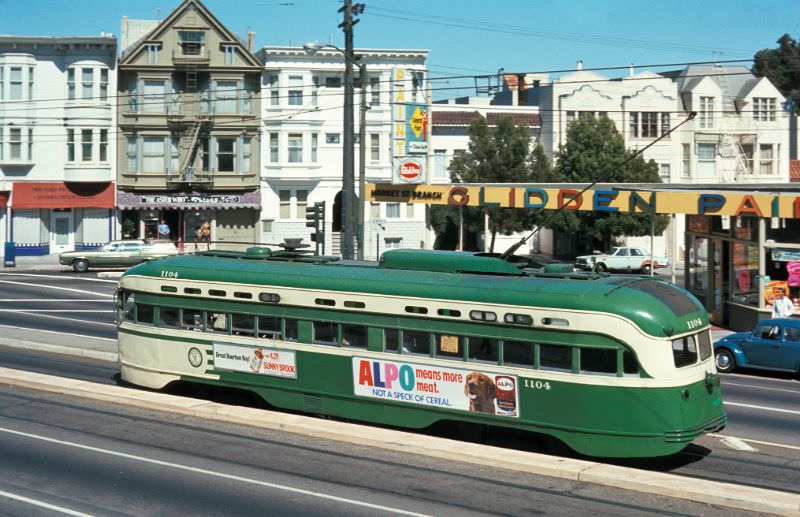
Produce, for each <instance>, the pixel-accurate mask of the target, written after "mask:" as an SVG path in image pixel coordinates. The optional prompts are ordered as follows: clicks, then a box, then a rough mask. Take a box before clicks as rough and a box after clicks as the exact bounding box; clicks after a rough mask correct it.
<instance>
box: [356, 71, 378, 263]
mask: <svg viewBox="0 0 800 517" xmlns="http://www.w3.org/2000/svg"><path fill="white" fill-rule="evenodd" d="M359 57H360V56H359ZM359 79H360V81H361V110H360V113H359V115H360V116H359V121H358V141H359V142H361V143H360V145H359V146H358V210H356V215H357V216H358V224H357V225H356V228H358V260H364V247H365V246H366V245H367V241H366V231H365V226H366V224H365V223H364V209H365V208H366V206H367V205H366V202H367V193H366V178H365V176H366V167H367V65H365V64H364V63H363V62H362V63H361V66H360V67H359ZM375 260H378V258H377V257H375Z"/></svg>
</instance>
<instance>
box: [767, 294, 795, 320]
mask: <svg viewBox="0 0 800 517" xmlns="http://www.w3.org/2000/svg"><path fill="white" fill-rule="evenodd" d="M776 294H777V296H776V297H775V300H773V302H772V317H773V318H791V317H792V314H794V302H792V299H791V298H789V297H788V296H786V291H785V290H784V289H778V290H777V293H776Z"/></svg>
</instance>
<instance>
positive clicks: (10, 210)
mask: <svg viewBox="0 0 800 517" xmlns="http://www.w3.org/2000/svg"><path fill="white" fill-rule="evenodd" d="M116 48H117V47H116V38H114V37H113V36H109V35H105V34H102V35H101V36H99V37H28V36H0V105H2V110H0V223H2V224H0V240H2V242H4V243H7V244H6V246H13V248H14V250H15V251H14V253H15V255H45V254H48V253H58V252H61V251H66V250H71V249H76V248H83V247H95V246H97V245H99V244H102V243H104V242H107V241H108V240H110V239H112V238H114V237H115V235H116V228H117V227H116V224H115V222H114V221H115V218H114V211H115V208H114V207H115V185H114V178H115V170H114V169H115V167H114V163H115V157H116V146H115V144H114V140H115V138H114V133H115V129H114V128H115V116H116V115H115V111H116V110H115V103H114V100H113V99H114V95H115V93H114V92H116ZM9 243H13V244H9ZM5 249H6V247H5V246H4V250H5Z"/></svg>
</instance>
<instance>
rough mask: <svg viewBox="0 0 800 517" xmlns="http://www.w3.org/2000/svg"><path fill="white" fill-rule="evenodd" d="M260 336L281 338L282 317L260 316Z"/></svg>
mask: <svg viewBox="0 0 800 517" xmlns="http://www.w3.org/2000/svg"><path fill="white" fill-rule="evenodd" d="M258 337H262V338H269V339H280V338H281V319H280V318H275V317H273V316H259V317H258Z"/></svg>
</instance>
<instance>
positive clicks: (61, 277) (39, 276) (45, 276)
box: [0, 273, 118, 284]
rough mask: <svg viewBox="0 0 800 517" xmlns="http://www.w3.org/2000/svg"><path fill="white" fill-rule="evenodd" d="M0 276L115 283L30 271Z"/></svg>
mask: <svg viewBox="0 0 800 517" xmlns="http://www.w3.org/2000/svg"><path fill="white" fill-rule="evenodd" d="M0 275H2V276H28V277H34V278H58V279H59V280H80V281H81V282H104V283H111V284H116V283H118V282H117V281H116V280H106V279H104V278H82V277H77V276H64V275H34V274H31V273H0Z"/></svg>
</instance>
